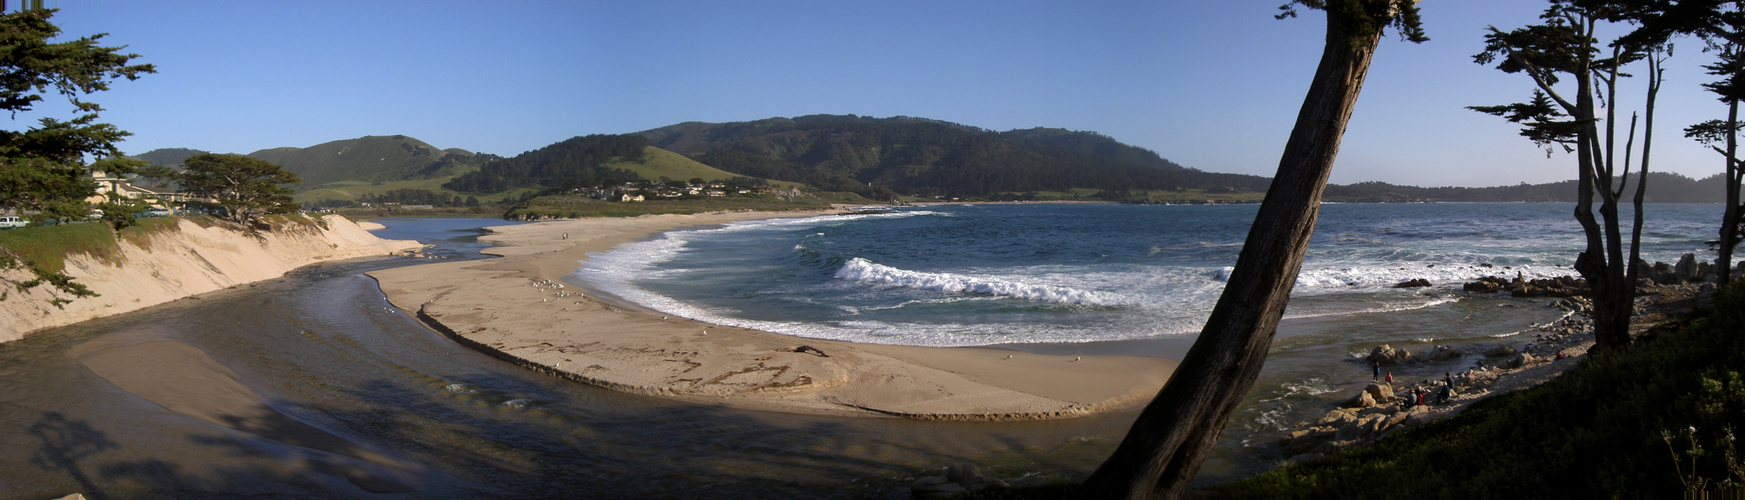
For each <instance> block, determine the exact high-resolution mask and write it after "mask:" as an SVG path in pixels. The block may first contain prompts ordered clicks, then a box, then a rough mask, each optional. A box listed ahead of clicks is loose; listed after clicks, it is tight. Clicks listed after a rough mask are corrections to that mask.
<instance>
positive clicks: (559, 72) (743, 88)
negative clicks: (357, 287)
mask: <svg viewBox="0 0 1745 500" xmlns="http://www.w3.org/2000/svg"><path fill="white" fill-rule="evenodd" d="M48 3H49V5H50V6H54V7H59V8H60V9H61V12H60V13H59V14H58V15H56V17H55V20H56V21H57V22H58V23H59V24H60V25H61V26H62V27H63V28H64V33H63V34H64V35H68V36H80V35H88V34H93V33H99V32H106V33H109V36H108V37H107V38H105V39H104V42H105V44H106V45H127V46H128V51H130V52H135V53H138V54H140V55H141V56H142V57H141V58H140V59H139V61H140V62H147V63H152V64H155V65H156V66H157V68H158V73H157V74H153V75H147V76H145V77H143V78H141V79H140V80H137V81H131V82H129V81H121V82H117V83H116V84H114V86H113V90H111V91H109V92H105V93H102V94H99V95H97V96H95V97H93V98H92V100H94V101H95V102H97V103H99V104H102V105H103V106H104V107H105V108H107V110H106V111H105V112H104V113H103V119H104V121H107V122H110V123H114V124H116V125H117V126H119V127H121V128H122V129H124V130H128V131H130V132H133V134H134V135H133V137H131V138H130V139H129V140H128V141H127V142H126V143H125V144H124V145H123V150H125V151H126V152H128V153H142V152H145V151H149V150H152V149H157V148H171V147H185V148H194V149H202V150H208V151H215V152H230V153H248V152H252V151H255V150H259V149H265V148H272V147H283V146H295V147H306V146H312V145H315V144H319V143H323V142H327V141H333V140H339V139H349V138H355V137H361V136H365V135H392V134H405V135H409V136H412V137H416V138H418V139H421V140H424V141H425V142H428V143H430V144H432V145H435V146H437V147H441V148H462V149H467V150H471V151H480V152H487V153H494V154H499V155H505V156H509V155H515V154H519V153H521V152H524V151H527V150H531V149H536V148H539V147H543V146H545V145H548V144H551V143H553V142H557V141H560V140H563V139H567V138H569V137H573V136H577V135H586V134H600V133H629V132H637V131H641V130H646V129H650V128H655V127H661V126H665V125H671V124H675V123H680V122H685V121H705V122H730V121H746V120H756V119H761V118H768V117H775V116H800V115H808V114H820V113H827V114H857V115H863V116H876V117H886V116H894V115H907V116H919V117H927V118H934V119H940V120H947V121H952V122H958V123H963V124H967V125H973V126H978V127H982V128H987V129H993V130H1010V129H1016V128H1032V127H1059V128H1067V129H1072V130H1083V131H1095V132H1099V133H1102V134H1105V135H1108V136H1110V137H1113V138H1115V139H1117V140H1120V141H1122V142H1125V143H1128V144H1133V145H1136V146H1139V147H1143V148H1147V149H1150V150H1153V151H1156V152H1157V153H1158V154H1160V155H1162V156H1163V157H1164V158H1168V159H1170V160H1172V161H1175V162H1177V163H1180V164H1182V165H1185V166H1189V167H1194V168H1198V169H1201V170H1207V171H1214V172H1235V173H1247V174H1258V175H1269V176H1270V175H1272V173H1273V172H1274V171H1275V170H1276V168H1277V165H1278V160H1279V154H1280V151H1282V149H1283V147H1284V141H1285V138H1286V136H1287V135H1288V134H1289V132H1290V127H1291V124H1292V122H1293V120H1294V119H1295V116H1296V111H1297V108H1298V106H1299V105H1300V104H1301V102H1302V98H1303V94H1304V92H1305V91H1306V90H1307V88H1308V82H1309V79H1310V77H1311V76H1312V75H1313V73H1314V69H1315V65H1316V62H1317V60H1318V59H1319V57H1320V51H1321V48H1322V45H1323V44H1322V40H1323V34H1324V17H1323V16H1322V14H1321V13H1319V12H1315V11H1304V12H1303V16H1302V17H1300V18H1296V19H1287V20H1275V19H1274V18H1273V15H1274V14H1275V13H1276V12H1277V7H1278V5H1279V4H1281V3H1283V1H1282V0H1218V1H1185V0H1152V1H1131V2H1119V1H1108V2H1052V1H1050V2H1040V1H997V2H996V1H938V0H926V1H907V0H884V1H878V2H839V1H817V0H805V1H757V0H743V1H742V0H734V1H719V2H677V1H659V0H635V1H631V0H625V1H568V2H556V1H537V2H536V1H517V0H507V1H501V2H483V1H467V2H458V1H389V0H379V1H377V0H372V1H361V2H328V1H303V2H257V1H241V2H229V1H226V2H218V1H160V2H138V1H86V0H60V1H56V0H50V1H49V2H48ZM1420 5H1421V6H1422V8H1423V11H1424V12H1423V18H1424V24H1425V29H1426V30H1427V31H1428V34H1429V36H1430V38H1431V41H1429V42H1427V43H1424V44H1421V45H1415V44H1411V43H1407V42H1403V41H1400V40H1399V39H1398V38H1397V37H1390V38H1388V39H1385V40H1383V42H1382V44H1381V47H1380V48H1379V49H1378V51H1377V55H1376V57H1375V60H1374V63H1373V66H1372V67H1371V70H1370V73H1369V79H1368V81H1367V83H1366V84H1365V85H1364V91H1363V94H1362V96H1361V97H1360V99H1359V102H1358V106H1357V110H1356V111H1355V113H1354V114H1353V118H1352V120H1351V124H1350V128H1349V129H1348V130H1347V132H1346V135H1345V141H1344V145H1343V147H1342V148H1341V150H1340V155H1339V162H1338V165H1337V166H1336V168H1335V169H1334V172H1333V182H1335V183H1352V182H1360V181H1385V182H1391V183H1398V184H1413V185H1423V186H1444V185H1455V186H1491V185H1504V184H1517V183H1520V182H1530V183H1540V182H1551V181H1558V180H1565V179H1573V178H1574V177H1575V167H1574V159H1573V158H1572V157H1571V156H1570V155H1566V154H1563V153H1558V154H1555V155H1553V156H1552V157H1551V158H1549V159H1548V158H1546V154H1545V152H1544V151H1543V150H1540V149H1537V148H1536V147H1534V146H1533V145H1532V144H1531V143H1530V142H1528V141H1527V140H1526V139H1524V138H1521V137H1519V136H1517V135H1516V129H1515V128H1514V127H1513V126H1512V125H1510V124H1508V123H1506V122H1504V121H1503V120H1502V119H1500V118H1495V117H1491V116H1488V115H1481V114H1479V113H1476V112H1473V111H1469V110H1466V109H1465V108H1464V107H1465V106H1470V105H1488V104H1503V103H1508V102H1515V101H1519V100H1524V99H1525V98H1526V97H1528V95H1529V93H1530V92H1531V84H1530V82H1529V81H1528V80H1527V79H1526V78H1525V77H1522V76H1518V75H1506V74H1503V73H1501V72H1499V71H1496V70H1494V69H1490V68H1486V67H1483V66H1479V65H1477V64H1474V63H1473V62H1472V55H1473V54H1474V53H1477V52H1478V51H1479V49H1480V47H1481V45H1482V36H1483V29H1484V28H1485V26H1488V25H1495V26H1498V27H1501V28H1505V29H1508V28H1513V27H1518V26H1522V25H1524V24H1527V23H1530V22H1534V21H1535V20H1536V16H1537V15H1538V13H1539V11H1540V10H1542V9H1543V5H1544V4H1543V3H1540V2H1533V1H1528V0H1424V2H1423V3H1422V4H1420ZM1700 49H1701V44H1700V43H1699V42H1698V41H1695V40H1688V39H1687V40H1683V41H1681V43H1680V44H1679V47H1678V50H1677V55H1676V57H1674V58H1673V59H1672V61H1671V62H1670V64H1669V66H1670V67H1669V69H1668V72H1667V83H1666V85H1665V90H1663V92H1662V95H1661V106H1660V108H1659V110H1658V111H1657V115H1656V120H1657V122H1658V123H1657V124H1658V125H1659V130H1658V134H1657V136H1656V139H1657V141H1656V143H1655V145H1654V146H1655V149H1654V150H1655V152H1656V153H1657V154H1656V155H1655V158H1654V160H1653V161H1654V163H1653V164H1652V166H1653V168H1654V169H1656V170H1661V171H1672V172H1678V173H1681V174H1684V175H1688V176H1692V177H1698V178H1700V177H1705V176H1708V175H1712V174H1715V173H1718V172H1720V171H1721V168H1722V166H1721V162H1720V159H1719V156H1718V155H1716V154H1714V153H1712V152H1709V151H1707V150H1705V149H1703V148H1702V147H1701V146H1699V145H1697V144H1695V143H1693V142H1691V141H1689V140H1687V139H1684V138H1683V134H1682V133H1681V130H1682V129H1683V128H1684V127H1685V126H1687V125H1690V124H1692V123H1696V122H1700V121H1703V120H1707V119H1710V118H1718V117H1721V116H1723V115H1724V113H1725V108H1724V107H1723V106H1722V105H1721V104H1720V103H1718V102H1717V101H1715V100H1714V99H1713V98H1712V97H1710V95H1709V94H1707V93H1706V92H1704V91H1702V90H1701V88H1700V87H1698V85H1699V84H1701V83H1703V82H1706V81H1709V80H1710V78H1709V77H1708V76H1707V75H1704V74H1702V70H1701V68H1700V67H1699V65H1700V64H1703V63H1705V62H1707V61H1708V59H1709V58H1708V56H1707V55H1706V54H1704V53H1702V51H1701V50H1700ZM1639 72H1640V71H1639ZM1635 80H1641V78H1637V79H1635ZM1629 85H1630V86H1629V87H1628V88H1627V89H1625V90H1624V91H1623V92H1624V93H1623V95H1624V97H1625V98H1624V99H1623V101H1622V102H1623V105H1622V106H1620V110H1624V111H1630V110H1636V109H1640V105H1639V104H1635V103H1640V102H1641V100H1642V97H1641V95H1642V94H1641V90H1640V88H1641V85H1642V84H1641V82H1639V81H1633V82H1629ZM40 109H42V110H48V111H54V112H56V113H64V112H65V111H67V106H66V105H65V104H64V101H49V102H48V103H47V104H46V105H44V106H41V107H40ZM1626 116H1627V113H1626ZM29 119H30V116H28V115H19V116H18V117H17V118H15V122H14V124H13V125H12V127H13V128H22V127H24V126H27V125H28V122H27V120H29Z"/></svg>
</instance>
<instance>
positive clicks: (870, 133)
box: [134, 115, 1723, 203]
mask: <svg viewBox="0 0 1745 500" xmlns="http://www.w3.org/2000/svg"><path fill="white" fill-rule="evenodd" d="M623 135H624V136H639V138H640V139H639V140H644V141H646V142H645V143H644V144H648V145H649V146H648V148H647V150H646V151H643V152H642V154H640V155H637V154H627V156H630V157H631V158H621V159H616V160H614V159H613V158H612V157H610V155H608V156H607V157H589V156H588V155H586V154H583V153H582V151H581V150H578V149H575V148H573V147H571V146H574V145H575V144H576V143H575V142H574V141H577V140H580V139H582V138H581V137H577V138H573V139H569V140H566V141H560V142H558V143H553V144H552V145H550V146H547V147H544V148H540V149H538V150H534V151H529V152H527V153H523V154H522V155H517V156H516V157H513V158H503V157H498V156H495V155H490V154H484V153H472V152H468V151H466V150H462V149H438V148H436V147H435V146H432V145H430V144H427V143H424V142H423V141H419V140H418V139H414V138H411V137H407V136H404V135H392V136H366V137H360V138H356V139H346V140H338V141H331V142H326V143H322V144H318V145H315V146H310V147H306V148H271V149H264V150H261V151H256V152H254V153H250V154H249V155H248V156H251V157H255V158H259V159H262V160H266V161H269V162H273V163H276V164H279V165H281V166H284V167H285V168H286V169H287V170H290V171H292V172H293V173H296V174H298V176H300V177H301V178H302V179H303V182H302V183H301V189H300V190H311V189H314V188H317V187H322V186H324V185H325V186H327V187H328V188H330V189H322V190H316V191H320V192H310V193H309V194H308V196H309V197H311V198H310V199H324V198H327V197H337V198H342V199H343V198H347V197H351V196H355V195H356V194H357V193H362V192H374V191H384V190H390V189H426V190H440V191H446V192H447V194H449V195H453V194H461V193H470V194H486V193H494V192H497V190H500V189H503V188H506V187H508V186H509V185H510V184H514V185H517V186H522V187H521V188H519V189H533V190H540V189H550V188H558V187H562V186H563V185H566V184H574V183H576V182H580V181H586V180H588V179H594V180H599V179H604V178H613V179H616V178H620V177H624V178H630V177H631V176H639V177H641V178H644V179H648V180H658V179H659V178H660V177H670V178H673V179H681V180H682V179H687V178H692V177H702V178H705V179H708V180H718V179H723V178H726V177H729V176H748V177H759V178H765V179H770V180H775V181H789V182H795V183H801V184H807V185H811V186H813V187H815V188H818V189H821V190H827V191H849V192H856V193H860V194H862V195H864V196H868V197H871V198H875V199H889V198H890V197H892V196H896V195H904V196H919V197H936V196H951V197H962V198H965V199H1014V194H1023V193H1035V192H1039V191H1042V192H1052V193H1057V195H1058V196H1062V197H1070V198H1078V197H1080V196H1088V197H1090V198H1094V199H1107V200H1113V201H1123V200H1124V201H1147V200H1148V199H1149V198H1148V197H1150V196H1156V195H1157V193H1159V192H1164V191H1178V192H1180V191H1183V190H1190V191H1186V196H1187V197H1188V199H1193V198H1192V197H1193V196H1198V195H1195V194H1193V193H1195V191H1191V190H1199V191H1204V192H1205V193H1208V194H1213V193H1223V194H1232V193H1235V194H1236V195H1233V196H1236V199H1247V200H1255V199H1258V198H1257V197H1256V195H1258V194H1259V193H1264V192H1265V190H1266V189H1267V187H1268V185H1269V184H1270V179H1269V178H1267V177H1261V176H1255V175H1243V174H1225V173H1214V172H1204V171H1200V170H1198V169H1194V168H1190V167H1186V166H1183V165H1180V164H1177V163H1175V162H1172V161H1169V160H1168V159H1165V158H1163V157H1162V156H1161V155H1159V154H1157V153H1156V152H1153V151H1150V150H1147V149H1144V148H1140V147H1136V146H1132V145H1128V144H1124V143H1121V142H1120V141H1117V140H1115V139H1113V138H1111V137H1108V136H1105V135H1102V134H1099V133H1095V132H1081V131H1071V130H1066V129H1060V128H1041V127H1038V128H1031V129H1019V130H1010V131H1005V132H995V131H991V130H987V129H983V128H979V127H974V126H970V125H963V124H958V123H952V122H946V121H941V120H934V119H928V118H916V117H907V116H895V117H890V118H873V117H861V116H855V115H810V116H801V117H795V118H768V119H763V120H754V121H748V122H730V123H704V122H684V123H679V124H674V125H670V126H666V127H660V128H656V129H650V130H645V131H642V132H637V133H634V134H623ZM600 137H609V136H600ZM633 150H634V151H640V149H639V148H637V147H627V148H625V151H627V152H634V151H633ZM204 152H205V151H201V150H197V149H187V148H170V149H159V150H153V151H149V152H146V153H142V154H140V155H137V156H134V158H139V159H143V160H146V161H150V162H152V163H155V164H161V165H177V164H180V162H181V161H182V160H184V159H186V158H187V157H189V156H192V155H195V154H200V153H204ZM673 153H678V154H673ZM584 157H586V159H584ZM491 163H500V165H497V166H494V167H492V168H489V169H486V165H487V164H491ZM517 165H520V166H517ZM482 169H484V170H488V171H490V172H496V173H494V174H491V175H494V176H498V177H502V179H501V180H503V181H508V180H510V179H522V180H517V181H514V182H461V183H450V182H451V181H453V180H455V179H458V178H459V177H460V176H462V175H466V174H469V173H473V174H472V179H470V180H472V181H477V180H478V179H477V178H478V177H480V176H481V175H483V174H482V173H475V172H481V170H482ZM512 170H521V171H520V172H519V173H515V172H511V171H512ZM619 170H622V172H616V173H613V171H619ZM535 178H537V179H538V180H537V181H534V180H532V179H535ZM1649 179H1650V180H1649V184H1648V187H1649V189H1648V194H1647V199H1648V201H1650V202H1683V203H1716V202H1720V201H1721V199H1722V197H1723V190H1722V188H1721V185H1722V182H1723V181H1722V179H1721V176H1720V175H1718V174H1717V175H1715V176H1711V177H1706V178H1703V179H1691V178H1689V177H1684V176H1681V175H1677V174H1671V173H1658V172H1657V173H1653V174H1652V175H1651V176H1650V178H1649ZM445 183H450V184H448V186H446V187H445V186H443V185H444V184H445ZM1632 186H1633V185H1632ZM455 187H459V188H465V189H459V190H456V189H453V188H455ZM485 188H489V189H485ZM1087 189H1088V190H1091V191H1086V190H1087ZM1630 189H1632V190H1633V187H1632V188H1630ZM1095 190H1102V192H1096V193H1095V195H1092V194H1091V193H1092V192H1094V191H1095ZM1147 190H1150V191H1149V192H1148V191H1147ZM347 193H350V194H347ZM1240 193H1248V194H1246V195H1242V194H1240ZM299 196H303V195H301V194H300V195H299ZM1180 197H1181V196H1178V198H1180ZM1018 199H1029V198H1018ZM1324 199H1326V200H1327V201H1347V202H1417V201H1507V202H1518V201H1526V202H1569V201H1574V200H1575V181H1563V182H1554V183H1546V184H1532V185H1529V184H1519V185H1513V186H1495V187H1482V188H1467V187H1416V186H1400V185H1393V184H1387V183H1381V182H1359V183H1354V184H1347V185H1329V186H1328V187H1327V190H1326V192H1325V198H1324Z"/></svg>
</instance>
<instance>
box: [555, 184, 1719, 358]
mask: <svg viewBox="0 0 1745 500" xmlns="http://www.w3.org/2000/svg"><path fill="white" fill-rule="evenodd" d="M1256 208H1257V207H1256V206H1253V205H1246V206H1244V205H1223V206H1137V205H1108V204H1033V205H979V204H978V205H935V206H922V207H905V208H898V209H895V210H890V211H885V212H882V213H867V214H853V215H833V216H821V217H810V218H802V219H775V220H762V221H748V222H741V223H734V224H729V225H726V226H722V227H711V228H696V229H688V230H681V231H673V232H669V233H666V234H665V235H664V236H662V237H657V238H655V239H651V240H648V241H643V242H638V243H633V244H630V245H625V246H622V247H619V248H617V249H615V250H613V251H610V252H605V253H601V254H595V255H591V256H590V258H589V260H588V261H587V262H586V263H585V264H584V265H583V266H582V267H581V268H580V269H579V270H578V271H577V273H576V275H577V277H579V278H580V279H582V280H585V281H588V282H590V283H593V284H595V285H596V286H599V287H600V288H602V289H603V291H606V292H609V293H612V294H615V295H618V296H620V297H623V298H625V299H627V300H630V301H633V302H637V303H640V304H642V305H645V306H648V307H651V308H653V309H656V310H660V311H662V312H665V313H669V314H673V315H678V316H684V317H689V318H694V319H699V320H703V321H709V322H714V323H719V324H728V325H735V326H743V327H750V328H757V329H762V330H768V331H773V332H778V333H784V334H790V335H797V336H802V337H813V338H827V339H836V340H847V341H855V342H871V343H883V344H903V345H922V346H984V345H1009V344H1071V343H1088V342H1108V341H1122V340H1134V339H1154V338H1167V337H1179V336H1191V335H1192V334H1195V333H1198V331H1199V329H1200V327H1201V326H1202V325H1203V323H1204V321H1205V319H1206V317H1207V316H1208V315H1209V314H1210V311H1211V308H1212V305H1213V304H1214V303H1215V302H1216V301H1217V298H1218V295H1219V293H1221V291H1222V290H1223V286H1224V281H1225V279H1226V278H1227V277H1228V275H1229V272H1230V270H1231V269H1232V266H1234V265H1235V264H1236V257H1237V255H1238V253H1239V252H1240V250H1241V246H1242V242H1243V239H1244V238H1245V237H1246V235H1247V230H1248V227H1249V224H1250V223H1251V222H1252V220H1253V218H1254V214H1255V211H1256ZM1572 208H1573V207H1572V205H1568V204H1521V203H1473V204H1464V203H1460V204H1451V203H1442V204H1330V205H1324V206H1323V207H1322V211H1321V216H1320V220H1319V222H1318V223H1317V227H1316V229H1315V234H1314V238H1313V240H1312V241H1311V242H1310V249H1309V253H1308V256H1307V258H1306V259H1305V262H1304V265H1303V271H1302V273H1301V274H1300V275H1299V276H1298V279H1297V284H1296V288H1295V289H1294V290H1293V292H1292V301H1291V304H1290V306H1289V309H1288V310H1287V312H1286V319H1287V322H1290V321H1295V322H1298V323H1312V322H1313V321H1311V320H1314V319H1315V318H1344V319H1350V318H1361V317H1365V316H1368V315H1375V314H1380V313H1397V312H1401V311H1412V310H1419V309H1425V308H1448V307H1454V304H1455V303H1457V302H1460V301H1462V300H1467V299H1469V298H1470V295H1468V294H1464V293H1461V292H1459V291H1458V290H1459V288H1460V285H1461V284H1462V283H1463V282H1465V281H1469V280H1472V279H1476V278H1479V277H1481V276H1486V275H1493V274H1494V275H1505V276H1510V277H1513V276H1515V275H1517V274H1518V275H1522V276H1525V277H1527V278H1541V277H1552V276H1564V275H1574V274H1575V272H1574V270H1573V269H1571V268H1570V265H1571V264H1572V263H1573V262H1574V257H1575V255H1576V253H1577V252H1578V251H1579V249H1580V248H1582V247H1583V246H1584V245H1585V243H1584V239H1583V238H1582V235H1581V232H1580V228H1579V226H1577V225H1576V222H1575V220H1574V219H1573V217H1571V213H1572ZM1646 210H1647V211H1646V213H1645V215H1646V217H1647V220H1648V223H1647V225H1646V226H1647V229H1646V230H1645V231H1644V235H1643V247H1644V249H1643V257H1644V258H1645V259H1647V260H1649V261H1651V262H1652V261H1656V260H1660V261H1666V262H1674V261H1676V260H1677V258H1678V257H1679V256H1680V255H1682V254H1684V253H1690V252H1696V253H1699V254H1702V253H1703V252H1705V251H1706V249H1707V247H1706V246H1705V245H1704V243H1703V242H1704V241H1707V240H1710V239H1713V235H1712V233H1713V231H1714V229H1713V228H1714V224H1715V220H1716V219H1718V218H1719V215H1718V214H1719V213H1720V208H1719V206H1718V205H1682V204H1676V205H1650V206H1649V207H1648V208H1647V209H1646ZM1627 216H1628V215H1626V217H1627ZM1416 278H1424V279H1428V280H1430V281H1431V282H1432V283H1433V284H1434V286H1433V287H1431V288H1429V289H1396V288H1393V285H1395V284H1397V283H1400V282H1402V281H1405V280H1409V279H1416ZM1426 336H1427V337H1426V339H1427V340H1434V337H1436V335H1435V334H1433V333H1432V334H1426Z"/></svg>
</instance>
